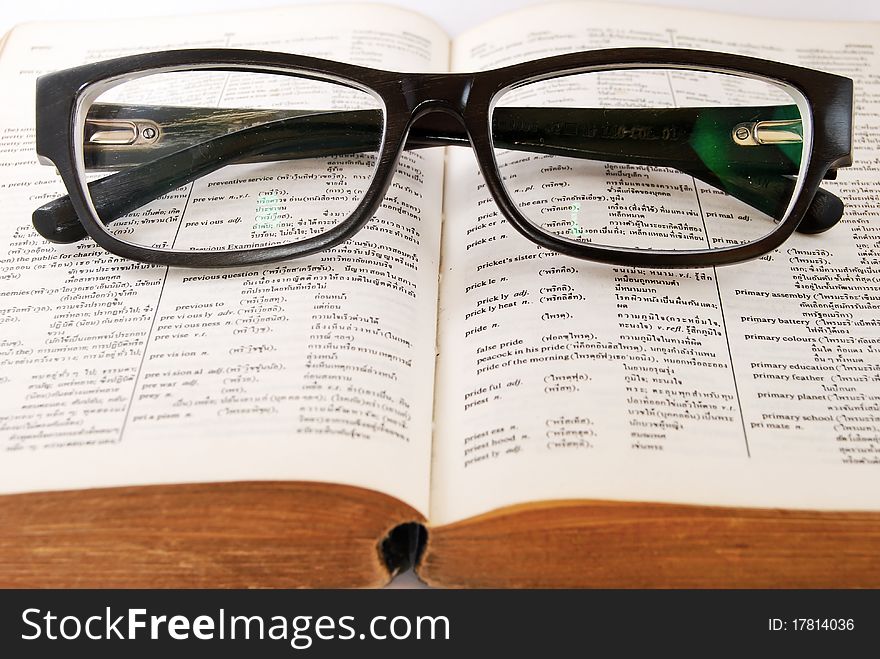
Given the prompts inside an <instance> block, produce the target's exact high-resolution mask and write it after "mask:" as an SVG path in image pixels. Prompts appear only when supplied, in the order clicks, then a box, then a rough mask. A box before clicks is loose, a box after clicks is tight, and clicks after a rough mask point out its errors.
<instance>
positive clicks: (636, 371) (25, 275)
mask: <svg viewBox="0 0 880 659" xmlns="http://www.w3.org/2000/svg"><path fill="white" fill-rule="evenodd" d="M877 35H878V26H877V25H874V24H868V23H859V24H856V23H851V24H847V23H829V22H822V23H818V22H815V23H814V22H798V21H796V20H792V19H790V18H789V19H786V20H784V21H776V20H771V19H767V18H746V17H741V16H733V15H718V14H711V13H701V12H696V11H686V10H677V9H676V10H673V9H653V8H647V7H637V6H630V5H627V6H626V10H625V11H624V10H622V9H621V7H620V6H619V5H616V4H611V3H600V2H570V3H560V4H542V5H540V6H536V7H532V8H526V9H522V10H519V11H516V12H512V13H509V14H505V15H502V16H499V17H497V18H495V19H493V20H491V21H489V22H486V23H484V24H482V25H478V26H475V27H474V28H473V29H472V30H470V31H468V32H466V33H464V34H463V35H461V36H458V37H457V38H455V39H450V37H449V36H448V35H446V34H445V33H444V32H443V31H442V30H441V29H440V28H439V27H438V26H437V25H436V24H434V23H433V22H431V21H430V20H428V19H427V18H424V17H422V16H420V15H418V14H415V13H410V12H407V11H404V10H401V9H398V8H393V7H389V6H382V5H377V4H350V5H344V6H342V5H336V4H320V5H314V6H297V7H291V8H278V9H272V10H260V11H251V12H241V13H235V14H230V13H225V14H216V15H205V16H199V17H197V18H193V17H168V18H161V19H160V18H149V19H140V20H137V21H134V20H127V21H94V20H89V21H83V22H78V23H58V22H55V23H53V22H40V23H31V24H25V25H21V26H18V27H16V28H15V29H13V30H12V32H11V33H10V34H9V35H8V37H7V38H6V40H5V43H4V45H3V46H2V51H0V83H2V86H3V89H4V99H5V101H4V103H2V104H0V199H2V203H0V328H2V329H0V585H2V586H7V587H34V586H45V587H86V586H88V587H196V586H198V587H236V588H238V587H305V586H309V587H375V586H382V585H384V584H387V583H388V582H389V581H390V580H391V579H392V578H393V577H394V576H395V575H396V574H398V573H399V572H400V571H401V570H404V569H407V568H409V567H410V566H412V567H413V569H414V570H415V571H416V573H417V574H418V576H419V577H420V578H421V579H423V580H424V581H425V582H427V583H428V584H431V585H435V586H446V587H603V588H604V587H664V588H666V587H855V586H871V587H878V586H880V224H878V220H880V201H878V198H880V54H878V50H877V49H878V40H877ZM631 46H638V47H647V46H650V47H661V48H662V47H675V48H688V49H698V50H710V51H721V52H726V53H734V54H741V55H750V56H755V57H761V58H766V59H768V60H775V61H780V62H785V63H789V64H797V65H801V66H806V67H810V68H814V69H820V70H824V71H828V72H832V73H837V74H841V75H844V76H847V77H849V78H852V79H853V80H854V82H855V117H854V146H853V162H854V165H853V166H852V167H848V168H841V169H840V171H839V172H838V174H837V178H836V180H827V181H823V182H822V187H823V188H824V189H826V190H828V191H830V192H832V193H833V194H834V195H836V196H837V197H839V198H840V199H842V200H843V203H844V205H845V211H844V215H843V218H842V220H841V221H840V222H839V223H838V225H837V226H835V227H833V228H832V229H831V230H829V231H827V232H826V233H822V234H817V235H810V234H805V233H797V234H795V235H793V236H792V237H791V238H790V239H788V240H787V241H786V242H785V243H784V244H783V245H782V246H781V247H780V248H778V249H777V250H775V251H773V252H771V253H768V254H766V255H765V256H763V257H760V258H758V259H755V260H752V261H749V262H746V263H740V264H736V265H730V266H723V267H720V266H719V267H706V268H694V269H646V268H644V269H643V268H635V267H623V266H612V265H605V264H600V263H593V262H588V261H583V260H577V259H574V258H571V257H569V256H565V255H563V254H559V253H556V252H553V251H551V250H549V249H546V248H544V247H541V246H538V245H536V244H534V243H532V242H531V241H529V240H527V239H526V238H525V237H523V236H521V235H520V234H519V233H518V232H517V231H515V230H513V229H512V227H511V226H510V225H509V224H508V223H506V222H505V221H504V218H503V217H502V216H501V214H500V213H499V211H498V210H497V207H496V206H495V205H494V201H493V200H492V197H491V196H490V194H489V192H488V191H487V189H486V185H485V182H484V181H483V179H482V178H481V176H480V173H479V171H478V167H477V162H476V160H475V158H474V155H473V152H472V151H471V150H469V149H464V148H456V147H455V145H450V146H445V147H440V148H418V149H413V150H408V151H404V152H403V153H402V155H401V158H400V160H399V162H398V163H397V165H396V167H397V169H396V174H395V177H394V179H393V182H392V184H391V186H390V188H389V190H388V193H387V194H386V197H385V199H384V201H383V203H382V205H381V207H380V208H379V210H378V211H377V212H376V213H375V216H373V217H372V218H371V219H370V220H369V221H368V222H367V223H366V224H365V225H364V227H363V229H362V230H361V231H360V233H358V234H357V236H355V237H354V238H352V239H351V240H349V241H346V242H344V243H342V244H340V245H338V246H336V247H333V248H332V249H329V250H327V251H324V252H319V253H315V254H312V255H311V256H306V257H303V258H297V259H291V260H288V261H282V262H278V263H274V264H271V265H259V266H238V267H231V268H220V269H192V268H189V269H187V268H178V267H166V266H157V265H149V264H145V263H139V262H135V261H130V260H125V259H122V258H119V257H117V256H114V255H113V254H111V253H109V252H107V251H105V250H104V249H102V248H101V247H99V246H98V245H97V244H95V243H94V242H93V241H92V240H91V239H86V240H81V241H78V242H73V243H70V244H64V245H62V244H53V243H50V242H47V241H46V240H44V239H43V238H42V237H41V236H40V235H38V233H37V232H36V231H35V229H34V227H33V226H32V223H31V215H32V213H33V212H34V210H35V209H36V208H38V207H40V206H42V205H43V204H46V203H47V202H50V201H51V200H53V199H56V198H58V197H59V196H61V195H63V194H65V191H64V188H63V186H62V184H61V181H60V179H59V178H58V176H56V174H55V172H54V171H53V169H52V168H51V167H47V166H46V165H45V164H41V163H40V162H39V161H38V159H37V156H36V152H35V145H34V134H35V122H34V88H35V80H36V78H37V77H38V76H40V75H42V74H45V73H48V72H52V71H56V70H60V69H63V68H66V67H70V66H73V65H75V64H79V63H88V62H95V61H99V60H105V59H109V58H112V57H117V56H122V55H130V54H136V53H145V52H153V51H165V50H169V49H177V48H238V49H259V50H270V51H280V52H289V53H298V54H302V55H312V56H317V57H321V58H327V59H334V60H340V61H344V62H350V63H356V64H361V65H365V66H369V67H372V68H378V69H384V70H391V71H410V72H433V73H448V72H465V71H480V70H486V69H490V68H496V67H501V66H505V65H508V64H512V63H516V62H522V61H526V60H533V59H537V58H541V57H545V56H550V55H557V54H560V53H566V52H573V51H583V50H593V49H600V48H610V47H631ZM662 83H663V84H662V85H661V86H658V87H657V88H656V89H653V88H652V90H651V93H652V94H655V95H664V94H666V95H668V96H669V100H668V101H667V102H668V103H671V104H684V105H687V104H688V103H689V102H690V100H692V97H693V98H697V99H698V98H699V96H700V93H701V92H700V89H698V88H694V87H693V85H690V86H689V84H688V81H687V79H686V78H684V77H683V78H681V79H679V78H675V77H674V76H669V77H668V81H667V80H666V79H665V78H664V79H663V80H662ZM222 87H223V89H222V90H221V91H220V92H219V93H220V94H221V95H222V94H224V93H229V92H230V89H228V88H226V87H225V86H222ZM613 90H614V91H613V93H615V94H618V95H619V96H618V97H619V98H620V99H623V100H626V99H628V98H630V97H629V96H627V94H631V95H633V96H632V99H636V100H633V101H632V102H633V103H636V102H637V100H638V98H641V97H640V96H639V94H641V93H643V91H644V90H640V89H636V88H627V87H625V86H624V87H613ZM186 92H187V89H186V88H184V87H179V88H175V89H171V90H163V93H165V94H173V93H179V94H181V95H185V93H186ZM235 93H237V94H239V95H240V98H239V100H238V101H236V102H242V101H241V99H242V98H245V97H246V95H247V94H248V93H249V91H248V88H247V87H241V88H237V89H236V91H235ZM664 98H666V96H664ZM783 123H784V120H783ZM108 125H109V126H110V128H108V129H107V133H106V134H102V136H101V139H110V140H111V142H112V140H113V139H118V138H119V132H120V131H121V132H122V133H124V132H125V130H126V129H125V128H124V127H123V128H121V129H120V128H119V126H118V125H117V124H108ZM786 125H787V124H786ZM575 128H576V127H575ZM565 130H568V129H567V128H566V127H565V126H564V125H560V127H559V131H560V132H564V131H565ZM573 130H574V129H573ZM113 131H116V133H114V132H113ZM145 135H146V133H145ZM150 135H152V137H155V135H156V134H155V132H151V133H150ZM615 135H616V136H617V137H619V138H621V139H622V138H624V137H626V138H627V139H628V138H630V137H631V136H632V135H637V136H640V137H643V138H645V139H649V138H652V136H653V133H651V131H650V130H648V129H647V128H645V129H643V130H642V129H640V130H639V131H635V129H632V128H628V129H626V130H623V127H619V129H618V130H617V133H615ZM667 137H668V136H667ZM96 139H97V138H96ZM501 157H502V156H499V158H501ZM541 157H546V156H542V155H540V154H535V153H532V154H529V153H525V152H517V153H515V154H514V155H513V156H511V155H509V154H505V155H503V158H505V159H504V160H503V161H500V164H501V165H503V167H502V172H503V174H504V176H505V177H506V179H507V180H509V181H516V180H517V178H516V177H517V176H519V177H520V179H519V180H523V179H524V178H525V176H524V174H523V172H524V171H527V170H528V168H529V167H531V168H532V169H534V163H535V162H538V161H537V160H533V159H535V158H541ZM331 164H332V163H331ZM261 166H262V165H261V164H260V163H258V162H257V163H249V164H248V163H246V164H242V165H240V167H241V169H239V170H232V169H230V171H238V172H240V173H239V174H235V173H232V174H230V173H229V172H226V173H217V174H216V175H212V177H211V178H210V180H209V182H208V183H205V184H204V185H201V184H199V183H187V185H186V186H185V187H184V188H182V189H181V190H182V192H181V191H179V190H178V191H172V192H169V193H168V194H167V195H166V196H164V197H163V198H162V200H161V204H160V205H158V206H155V207H153V206H151V207H150V209H149V210H147V211H143V214H144V215H147V214H152V215H150V217H156V218H162V221H163V222H164V221H174V222H181V221H190V222H193V223H196V222H198V221H201V220H200V219H199V218H205V217H218V218H222V219H224V221H229V222H230V223H231V222H232V221H235V222H238V221H239V220H240V219H241V218H242V217H245V218H246V219H247V220H248V221H250V219H251V216H253V217H254V221H255V222H256V221H257V220H258V219H259V221H260V222H268V221H270V220H271V219H272V218H275V217H279V216H283V215H284V214H285V213H289V212H290V208H292V206H291V204H294V203H296V202H297V201H298V198H297V197H296V194H298V193H295V192H293V191H292V190H293V189H294V188H293V187H292V186H293V183H292V180H291V177H290V176H285V175H281V174H278V173H277V171H276V170H273V169H271V168H266V169H259V168H260V167H261ZM236 167H239V165H236ZM599 167H600V168H599V169H597V170H596V171H597V172H598V174H597V176H598V177H599V178H598V180H599V183H598V184H597V187H596V189H594V190H591V191H590V194H589V195H582V197H583V198H578V199H574V198H573V197H571V193H570V192H567V190H569V189H570V187H571V186H570V185H569V184H570V182H571V176H572V174H571V172H570V171H568V170H567V169H566V168H565V167H561V166H546V167H544V168H543V169H542V170H541V171H540V172H539V178H536V179H535V181H537V183H536V186H537V187H535V186H532V187H529V186H528V185H526V183H522V184H519V183H517V184H516V185H521V187H522V190H521V191H522V194H523V195H527V197H523V198H524V199H525V198H527V200H528V204H529V208H533V209H536V210H535V212H536V213H540V212H541V209H548V210H554V209H557V210H558V208H562V209H563V210H564V211H566V212H570V214H571V216H572V218H571V222H572V223H573V224H576V223H577V222H578V221H581V220H583V214H582V215H581V217H580V219H578V213H580V212H581V208H582V206H581V204H588V203H591V204H592V203H595V202H596V200H597V199H605V198H606V197H607V198H608V199H611V200H613V207H612V206H611V205H609V212H611V211H612V210H613V212H614V213H615V217H616V218H617V220H619V222H622V223H623V224H624V225H626V226H636V225H638V226H640V227H644V226H649V227H650V226H656V225H657V223H662V222H664V221H667V220H668V218H669V217H672V218H673V220H671V221H673V222H674V223H676V226H679V225H680V226H681V227H685V228H686V225H687V226H689V225H688V224H687V223H689V222H699V220H700V218H701V216H702V217H703V218H704V219H705V217H706V216H708V215H712V214H715V215H718V216H719V217H722V218H723V217H726V218H729V219H730V218H733V217H734V212H733V211H731V210H730V209H729V208H728V207H726V206H724V205H723V203H722V201H717V200H715V197H717V196H718V195H717V194H716V193H715V192H713V191H714V190H715V188H713V187H712V186H711V185H709V184H708V183H704V182H703V181H701V180H700V179H699V178H695V177H694V176H691V175H689V174H686V173H684V172H682V171H678V170H674V169H672V168H662V169H663V170H664V171H662V172H660V174H662V176H661V178H660V180H659V181H658V180H656V179H654V178H650V179H649V177H648V176H647V175H646V174H645V171H646V168H645V167H644V166H640V165H637V164H620V163H617V164H615V163H611V164H607V165H599ZM545 170H546V171H545ZM257 171H259V172H261V173H260V174H259V175H257V174H254V172H257ZM334 171H335V170H333V169H332V167H328V168H326V170H325V172H324V174H315V175H314V177H313V178H312V179H309V180H308V181H306V182H305V183H304V185H325V184H326V185H328V186H333V185H336V186H342V185H343V184H341V183H339V182H338V177H337V178H333V177H332V176H331V175H332V174H333V173H334ZM322 177H323V178H322ZM511 185H513V183H511ZM340 194H342V193H340ZM301 196H303V195H301ZM303 200H304V201H308V199H305V197H303ZM303 200H300V201H303ZM609 203H611V202H609ZM591 208H592V206H591ZM554 212H555V211H554ZM737 212H739V211H737ZM748 212H752V211H748ZM325 213H326V214H328V215H331V214H333V213H336V214H339V213H343V211H341V210H339V209H338V208H336V207H335V206H333V205H332V204H328V207H327V208H326V209H325ZM343 214H344V213H343ZM664 218H666V219H664ZM743 218H744V221H751V219H750V217H749V216H748V215H744V216H743ZM762 221H765V222H766V218H765V219H764V220H762ZM577 226H580V225H577ZM762 226H765V225H762ZM767 226H769V225H767ZM681 230H682V231H684V230H685V229H681ZM609 231H611V230H610V229H609Z"/></svg>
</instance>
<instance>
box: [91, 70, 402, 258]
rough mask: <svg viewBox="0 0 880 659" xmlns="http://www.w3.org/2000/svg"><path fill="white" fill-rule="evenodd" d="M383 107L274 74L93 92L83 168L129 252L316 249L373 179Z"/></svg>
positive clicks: (186, 77) (323, 84)
mask: <svg viewBox="0 0 880 659" xmlns="http://www.w3.org/2000/svg"><path fill="white" fill-rule="evenodd" d="M383 126H384V118H383V109H382V104H381V101H379V100H378V99H377V98H375V97H374V96H373V95H371V94H369V93H367V92H364V91H362V90H359V89H354V88H352V87H349V86H346V85H344V84H341V83H338V82H335V81H330V80H322V79H314V78H306V77H299V76H292V75H281V74H274V73H253V72H243V71H216V70H194V71H174V72H160V73H152V74H149V75H145V76H143V77H139V78H135V79H132V80H128V81H125V82H122V83H120V84H118V85H116V86H113V87H111V88H109V89H107V90H104V91H101V92H100V93H93V94H92V98H90V99H89V101H88V102H87V103H85V104H84V105H83V107H82V109H81V111H80V113H79V128H80V138H79V139H80V140H81V143H82V159H81V163H80V164H81V166H82V168H83V171H84V174H85V177H86V179H87V180H89V181H90V185H89V188H90V200H91V202H92V204H93V206H94V207H95V210H96V213H97V215H98V217H99V219H100V220H101V222H102V223H103V224H104V225H105V226H106V230H107V231H108V232H109V233H110V234H112V235H114V236H115V237H116V238H118V239H120V240H124V241H125V242H128V243H131V244H133V245H138V246H143V247H154V248H160V249H166V250H173V251H184V252H185V251H226V250H239V249H255V248H260V247H272V246H276V245H286V244H291V243H298V242H302V241H307V240H310V239H314V238H315V237H317V236H320V235H321V234H324V233H326V232H327V231H329V230H331V229H333V228H334V227H336V226H337V225H338V224H339V223H341V222H342V221H344V220H345V219H346V218H348V217H349V216H350V215H351V214H352V213H353V212H354V210H355V209H356V207H357V206H358V204H359V203H360V202H361V200H362V199H363V198H364V195H365V193H366V190H367V188H368V187H369V184H370V181H371V180H372V177H373V173H374V170H375V168H376V163H377V160H378V152H379V148H380V144H381V141H382V132H383Z"/></svg>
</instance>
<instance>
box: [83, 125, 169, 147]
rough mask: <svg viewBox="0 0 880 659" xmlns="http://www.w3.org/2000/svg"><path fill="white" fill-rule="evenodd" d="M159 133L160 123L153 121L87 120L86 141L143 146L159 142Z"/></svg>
mask: <svg viewBox="0 0 880 659" xmlns="http://www.w3.org/2000/svg"><path fill="white" fill-rule="evenodd" d="M159 135H160V130H159V124H157V123H155V122H153V121H145V120H138V121H129V120H122V119H87V120H86V141H87V142H88V143H90V144H107V145H114V146H141V145H144V144H153V143H155V142H157V141H158V140H159Z"/></svg>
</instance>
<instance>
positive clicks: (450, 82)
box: [400, 73, 474, 125]
mask: <svg viewBox="0 0 880 659" xmlns="http://www.w3.org/2000/svg"><path fill="white" fill-rule="evenodd" d="M400 85H401V91H402V92H403V98H404V100H405V102H406V106H407V110H408V111H409V115H410V120H409V123H410V125H411V124H412V122H413V121H415V120H416V119H418V118H419V117H421V116H424V115H425V114H427V113H429V112H446V113H449V114H453V115H457V116H458V117H459V118H460V119H462V120H463V117H464V112H465V108H466V107H467V104H468V99H469V98H470V94H471V89H472V88H473V85H474V75H473V74H472V73H454V74H449V73H444V74H431V73H425V74H414V75H410V76H406V77H405V78H403V79H402V80H401V81H400Z"/></svg>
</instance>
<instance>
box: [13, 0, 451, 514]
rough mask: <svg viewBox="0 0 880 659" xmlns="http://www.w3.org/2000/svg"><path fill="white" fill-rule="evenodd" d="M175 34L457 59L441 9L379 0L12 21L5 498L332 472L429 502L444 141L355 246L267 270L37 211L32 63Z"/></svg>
mask: <svg viewBox="0 0 880 659" xmlns="http://www.w3.org/2000/svg"><path fill="white" fill-rule="evenodd" d="M181 47H189V48H193V47H234V48H255V49H266V50H275V51H284V52H296V53H300V54H307V55H313V56H320V57H326V58H332V59H339V60H344V61H349V62H357V63H361V64H365V65H367V66H373V67H377V68H389V69H395V68H397V69H404V70H407V69H408V70H416V71H419V70H420V71H445V70H446V68H447V65H448V54H449V53H448V47H449V43H448V39H447V37H446V35H445V34H443V32H442V31H441V30H440V29H439V28H437V27H436V25H434V24H433V23H431V22H430V21H428V20H427V19H423V18H421V17H419V16H417V15H416V14H413V13H410V12H405V11H401V10H397V9H394V8H389V7H382V6H378V5H363V6H360V5H350V6H347V5H336V4H334V5H332V6H330V5H321V6H318V5H316V6H310V7H297V8H292V9H289V10H277V11H261V12H253V13H242V14H234V15H230V14H225V15H217V16H200V17H197V18H185V19H143V20H137V21H120V22H108V23H99V22H88V23H73V24H68V23H63V24H62V23H56V24H51V23H41V24H29V25H24V26H21V27H19V28H17V29H16V30H14V32H13V33H12V34H11V36H10V38H9V41H8V43H7V46H6V50H5V52H4V55H3V59H2V62H0V84H2V87H3V89H4V97H5V98H7V99H8V98H14V99H16V101H15V102H14V103H3V104H2V107H0V127H2V128H0V131H3V132H2V135H0V140H2V146H3V148H2V149H0V194H2V197H3V204H2V206H0V320H2V321H3V322H2V327H3V330H2V339H0V363H2V368H0V492H3V493H10V492H21V491H33V490H46V489H66V488H84V487H100V486H113V485H136V484H149V483H174V482H194V481H234V480H260V479H282V480H320V481H331V482H342V483H347V484H352V485H358V486H363V487H368V488H373V489H376V490H380V491H382V492H386V493H388V494H390V495H393V496H395V497H398V498H400V499H402V500H404V501H406V502H407V503H409V504H411V505H412V506H414V507H415V508H417V509H418V510H420V511H422V512H427V509H428V483H429V471H430V455H431V443H430V442H431V411H432V402H431V401H432V388H433V370H434V347H435V330H436V306H437V270H438V262H439V234H440V213H441V190H442V176H443V169H442V166H443V154H442V152H440V151H434V152H421V153H414V154H408V155H406V156H405V158H404V161H403V163H402V167H406V168H407V176H403V177H401V176H400V175H398V176H399V177H398V178H397V179H396V183H395V184H394V188H393V190H394V192H393V194H394V195H396V196H397V200H396V201H389V202H387V203H385V204H384V205H383V206H382V208H381V209H380V210H379V211H378V213H377V218H378V219H374V220H373V221H372V222H370V223H369V224H368V226H367V227H366V228H365V229H364V230H363V231H362V233H360V234H359V235H358V236H357V239H356V240H355V241H354V242H350V243H347V244H346V245H344V246H342V247H340V248H338V249H336V250H333V251H331V252H328V253H325V254H319V255H315V256H313V257H309V258H306V259H301V260H295V261H289V262H285V263H280V264H275V265H271V266H267V267H251V268H239V269H232V270H212V271H193V270H184V269H170V270H169V269H167V268H161V267H148V266H143V265H140V264H136V263H132V262H127V261H124V260H121V259H118V258H116V257H113V256H111V255H108V254H107V253H105V252H103V251H102V250H101V249H99V248H97V247H95V245H94V244H93V243H92V242H90V241H86V242H83V243H79V244H75V245H71V246H56V245H51V244H50V243H48V242H46V241H45V240H43V239H42V238H41V237H40V236H38V235H37V234H36V233H35V231H34V230H33V229H32V227H31V226H30V213H31V211H32V210H33V209H34V208H35V207H36V206H38V205H40V204H41V203H44V201H45V200H47V199H51V198H53V197H56V196H58V195H59V194H61V193H62V191H63V189H62V186H61V185H60V182H59V181H58V179H57V176H56V175H55V173H54V172H53V170H52V168H50V167H45V166H41V165H39V164H37V161H36V157H35V154H34V149H33V121H34V120H33V116H34V101H33V89H34V80H35V77H36V76H37V75H38V74H40V73H43V72H47V71H52V70H55V69H60V68H65V67H67V66H72V65H74V64H78V63H82V62H88V61H97V60H101V59H105V58H108V57H115V56H119V55H127V54H132V53H136V52H142V51H150V50H166V49H169V48H181ZM279 185H281V184H280V183H279ZM202 201H204V203H213V202H211V200H210V199H207V198H206V199H205V200H202ZM218 203H219V202H218ZM329 210H332V209H329ZM218 212H222V209H221V208H219V206H218ZM391 254H394V255H396V258H395V259H393V260H392V259H387V258H386V257H387V256H389V255H391ZM401 255H403V256H401ZM387 263H391V264H392V265H391V266H390V267H388V266H387Z"/></svg>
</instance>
